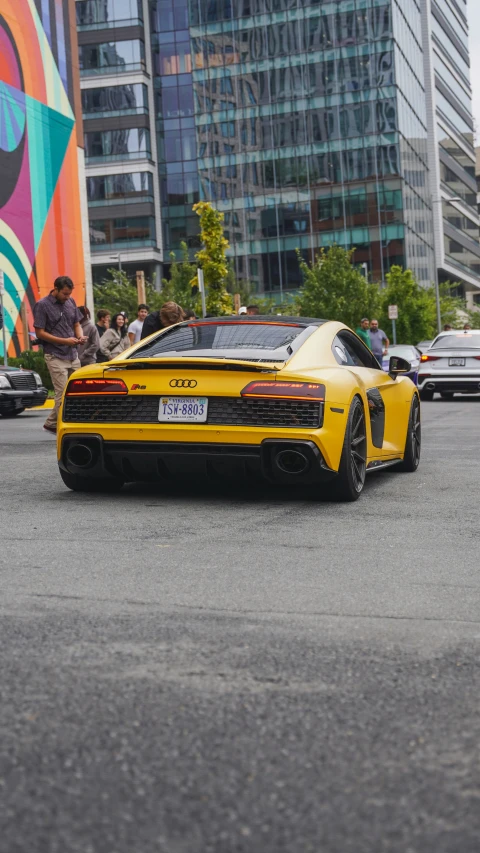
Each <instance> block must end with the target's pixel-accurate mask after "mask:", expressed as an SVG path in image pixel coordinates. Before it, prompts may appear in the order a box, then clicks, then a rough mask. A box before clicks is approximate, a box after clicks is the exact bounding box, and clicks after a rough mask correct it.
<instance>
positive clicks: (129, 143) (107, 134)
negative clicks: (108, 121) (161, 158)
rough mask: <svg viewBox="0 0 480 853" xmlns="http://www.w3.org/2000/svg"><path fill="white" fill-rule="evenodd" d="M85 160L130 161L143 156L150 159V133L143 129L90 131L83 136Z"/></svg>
mask: <svg viewBox="0 0 480 853" xmlns="http://www.w3.org/2000/svg"><path fill="white" fill-rule="evenodd" d="M85 154H86V156H87V158H96V157H102V158H105V159H109V158H110V159H112V160H121V159H123V158H125V159H131V158H133V157H135V156H141V155H144V156H145V157H150V133H149V131H148V130H144V129H143V128H139V127H138V128H137V127H134V128H130V129H129V130H103V131H90V132H88V133H86V134H85Z"/></svg>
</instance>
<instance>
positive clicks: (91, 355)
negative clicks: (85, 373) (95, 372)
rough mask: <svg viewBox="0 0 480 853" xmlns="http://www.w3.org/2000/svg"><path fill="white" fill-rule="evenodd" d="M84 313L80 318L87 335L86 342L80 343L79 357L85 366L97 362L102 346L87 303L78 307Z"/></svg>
mask: <svg viewBox="0 0 480 853" xmlns="http://www.w3.org/2000/svg"><path fill="white" fill-rule="evenodd" d="M78 310H79V311H80V313H81V314H83V317H82V319H81V320H80V325H81V327H82V332H83V334H84V336H85V337H86V339H87V340H86V341H85V343H84V344H80V346H79V348H78V357H79V359H80V364H81V365H82V367H85V365H86V364H95V362H96V360H97V350H98V349H99V348H100V336H99V334H98V332H97V327H96V325H95V326H94V324H93V323H92V321H91V319H90V311H89V310H88V308H87V306H86V305H81V306H80V308H79V309H78Z"/></svg>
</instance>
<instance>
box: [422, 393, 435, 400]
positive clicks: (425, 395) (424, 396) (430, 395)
mask: <svg viewBox="0 0 480 853" xmlns="http://www.w3.org/2000/svg"><path fill="white" fill-rule="evenodd" d="M419 393H420V399H421V400H423V401H424V402H425V401H427V402H428V401H429V400H433V395H434V393H435V392H434V391H420V392H419Z"/></svg>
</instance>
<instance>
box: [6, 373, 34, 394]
mask: <svg viewBox="0 0 480 853" xmlns="http://www.w3.org/2000/svg"><path fill="white" fill-rule="evenodd" d="M8 378H9V380H10V384H11V386H12V388H14V389H15V391H25V390H27V389H28V390H29V391H35V389H36V387H37V383H36V381H35V377H34V375H33V373H29V372H28V371H25V372H24V371H19V372H18V373H17V372H16V371H12V372H11V373H10V372H9V373H8Z"/></svg>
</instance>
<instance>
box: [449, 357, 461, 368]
mask: <svg viewBox="0 0 480 853" xmlns="http://www.w3.org/2000/svg"><path fill="white" fill-rule="evenodd" d="M448 366H449V367H465V359H464V358H449V359H448Z"/></svg>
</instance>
